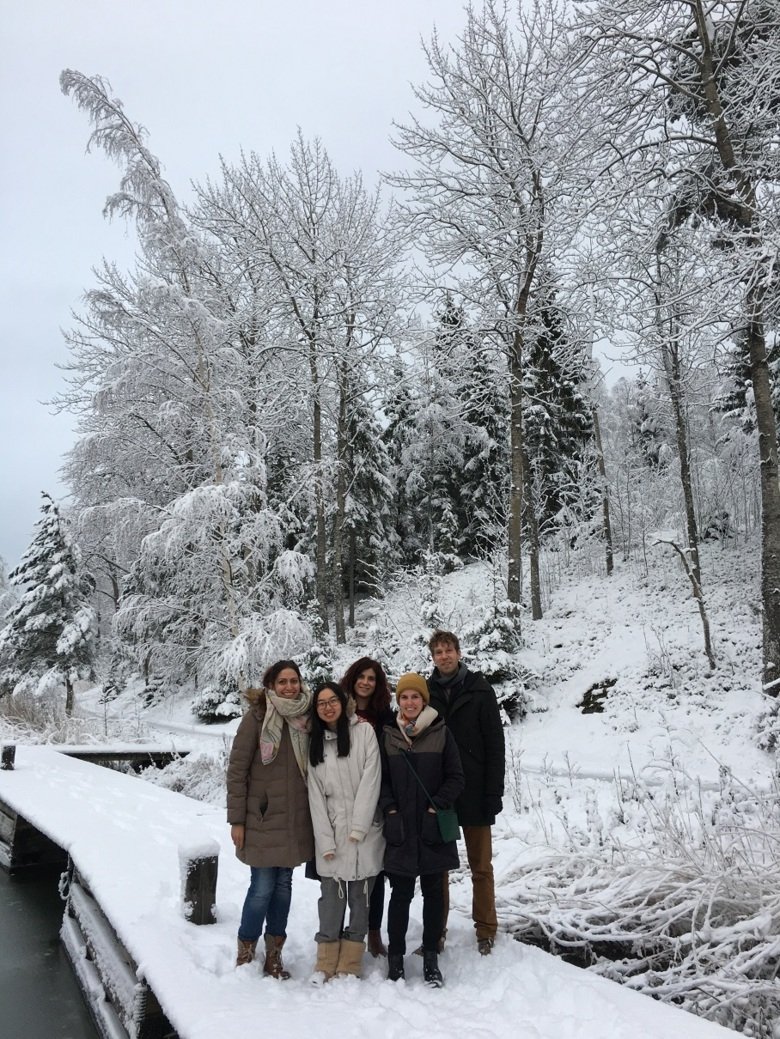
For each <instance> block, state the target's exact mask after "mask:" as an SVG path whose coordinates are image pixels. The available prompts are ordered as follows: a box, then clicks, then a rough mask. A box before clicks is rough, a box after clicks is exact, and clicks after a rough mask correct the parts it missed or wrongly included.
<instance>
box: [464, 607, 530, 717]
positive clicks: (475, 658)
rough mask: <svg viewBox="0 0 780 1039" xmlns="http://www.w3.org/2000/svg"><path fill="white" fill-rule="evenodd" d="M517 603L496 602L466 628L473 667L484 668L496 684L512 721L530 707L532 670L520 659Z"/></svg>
mask: <svg viewBox="0 0 780 1039" xmlns="http://www.w3.org/2000/svg"><path fill="white" fill-rule="evenodd" d="M516 611H517V606H516V604H514V603H511V602H509V601H508V600H501V601H499V602H496V603H494V604H493V605H492V606H491V607H490V608H489V609H488V610H487V611H486V612H485V613H484V615H483V617H482V620H481V621H479V622H478V623H477V624H475V625H473V626H471V627H468V628H465V629H464V631H463V636H462V645H463V651H464V655H465V656H466V658H467V663H468V666H469V667H470V668H471V669H472V670H473V671H481V672H482V674H483V675H484V676H485V678H486V679H487V680H488V682H490V683H491V684H492V685H494V686H495V690H496V697H497V698H498V703H499V706H500V707H501V708H502V709H503V710H504V711H505V712H506V715H507V717H508V718H509V720H510V721H515V720H517V719H519V718H523V717H524V716H525V714H526V713H527V711H528V706H529V697H528V685H529V684H530V681H531V680H532V678H533V675H532V673H531V672H530V671H529V670H528V669H527V668H525V667H524V666H523V664H522V663H521V662H520V660H519V658H518V656H517V651H518V649H519V648H520V640H519V638H518V635H517V623H516V616H515V614H516Z"/></svg>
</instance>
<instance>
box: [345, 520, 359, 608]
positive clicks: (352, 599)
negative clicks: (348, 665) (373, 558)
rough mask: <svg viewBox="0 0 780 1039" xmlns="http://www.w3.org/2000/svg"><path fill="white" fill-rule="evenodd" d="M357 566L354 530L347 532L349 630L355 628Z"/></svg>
mask: <svg viewBox="0 0 780 1039" xmlns="http://www.w3.org/2000/svg"><path fill="white" fill-rule="evenodd" d="M356 566H357V544H356V537H355V528H354V527H352V528H351V529H350V532H349V575H348V579H349V619H348V621H347V623H348V624H349V626H350V628H354V627H355V568H356Z"/></svg>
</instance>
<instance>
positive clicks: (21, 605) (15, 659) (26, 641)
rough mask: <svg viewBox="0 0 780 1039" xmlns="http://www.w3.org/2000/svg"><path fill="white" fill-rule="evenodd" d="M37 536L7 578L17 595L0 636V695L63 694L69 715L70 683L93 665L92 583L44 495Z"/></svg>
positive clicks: (55, 509) (54, 508)
mask: <svg viewBox="0 0 780 1039" xmlns="http://www.w3.org/2000/svg"><path fill="white" fill-rule="evenodd" d="M36 531H37V532H36V534H35V537H34V538H33V540H32V543H31V544H30V547H29V548H28V549H27V551H26V552H25V553H24V555H23V556H22V560H21V562H20V563H19V566H17V567H16V569H15V570H13V571H12V573H11V574H10V580H11V582H12V584H13V585H15V586H16V587H18V588H20V589H22V593H21V596H20V598H19V601H18V602H17V603H16V604H14V605H13V606H12V607H11V609H10V610H9V612H8V614H7V616H6V618H5V624H4V626H3V628H2V630H1V631H0V692H4V693H9V692H13V691H16V690H22V689H26V690H31V691H33V692H35V693H41V694H42V693H45V692H48V691H50V690H55V689H58V688H64V690H65V713H66V714H68V715H70V714H71V712H72V710H73V701H74V683H75V682H76V681H77V680H78V679H81V678H87V677H88V676H89V675H90V673H91V670H92V665H93V650H94V634H95V613H94V610H93V608H92V606H91V604H90V601H89V597H90V594H91V592H92V590H93V587H94V582H93V581H92V578H91V577H90V575H89V574H87V573H86V572H84V571H83V570H82V568H81V565H80V558H79V551H78V548H77V546H76V545H75V544H74V543H73V540H72V538H71V536H70V531H69V530H68V524H67V521H66V520H65V518H64V517H63V515H62V513H61V512H60V509H59V507H58V506H57V505H56V504H55V502H54V501H53V500H52V498H51V497H50V496H49V495H48V494H45V493H44V494H43V504H42V505H41V518H40V519H39V520H38V522H37V523H36Z"/></svg>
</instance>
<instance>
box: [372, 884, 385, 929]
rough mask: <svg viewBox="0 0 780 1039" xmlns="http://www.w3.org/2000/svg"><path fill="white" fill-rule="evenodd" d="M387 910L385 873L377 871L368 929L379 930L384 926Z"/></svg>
mask: <svg viewBox="0 0 780 1039" xmlns="http://www.w3.org/2000/svg"><path fill="white" fill-rule="evenodd" d="M384 912H385V875H384V873H377V875H376V880H375V881H374V887H373V888H372V890H371V901H370V903H369V906H368V929H369V931H378V930H379V929H380V927H381V926H382V916H383V915H384Z"/></svg>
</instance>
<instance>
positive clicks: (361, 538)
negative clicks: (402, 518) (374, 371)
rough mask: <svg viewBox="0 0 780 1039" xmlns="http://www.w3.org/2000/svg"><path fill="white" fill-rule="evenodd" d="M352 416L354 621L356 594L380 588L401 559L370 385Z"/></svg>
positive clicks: (348, 530) (349, 502) (348, 526)
mask: <svg viewBox="0 0 780 1039" xmlns="http://www.w3.org/2000/svg"><path fill="white" fill-rule="evenodd" d="M350 397H351V400H350V406H349V411H348V416H347V431H348V435H347V456H346V459H345V464H346V471H347V474H348V477H349V480H348V486H347V495H346V505H345V534H346V537H345V545H344V549H345V554H346V560H345V565H344V574H345V576H346V579H347V584H348V592H349V611H350V624H354V607H355V594H356V592H358V591H371V592H376V591H378V590H379V589H381V588H382V587H383V586H384V585H385V580H386V578H387V575H388V572H389V571H390V570H392V568H393V566H394V565H395V564H397V563H398V562H399V561H400V547H399V539H398V535H397V533H396V531H395V529H394V522H393V518H394V517H393V508H392V495H393V484H392V480H391V478H390V469H391V462H390V454H389V451H388V448H387V445H386V444H385V442H384V439H383V437H382V428H381V426H380V423H379V421H378V420H377V416H376V410H375V408H373V407H372V405H371V400H370V398H369V395H368V392H367V389H366V387H357V388H356V392H354V393H352V394H351V395H350Z"/></svg>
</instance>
